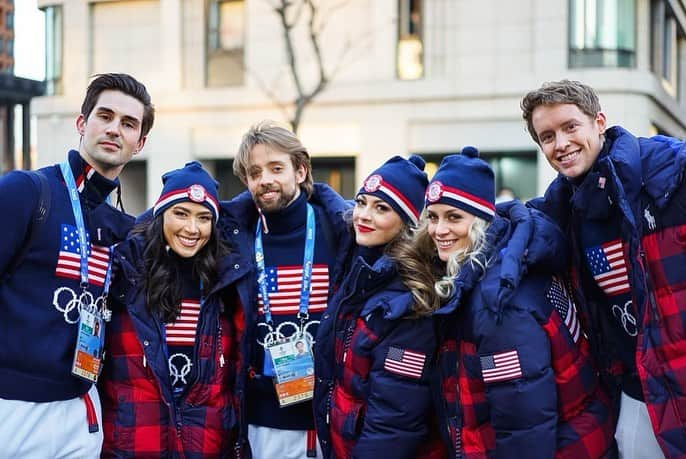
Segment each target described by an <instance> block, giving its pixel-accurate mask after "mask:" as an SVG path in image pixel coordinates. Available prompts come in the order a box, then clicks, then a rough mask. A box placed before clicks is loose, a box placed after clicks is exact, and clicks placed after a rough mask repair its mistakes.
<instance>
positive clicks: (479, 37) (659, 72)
mask: <svg viewBox="0 0 686 459" xmlns="http://www.w3.org/2000/svg"><path fill="white" fill-rule="evenodd" d="M273 3H276V2H275V1H274V0H121V1H116V0H115V1H113V0H102V1H97V0H90V1H87V0H39V1H38V4H39V7H40V8H41V9H43V10H44V11H45V17H46V37H47V49H46V51H47V59H46V83H47V88H48V92H49V95H47V96H45V97H41V98H39V99H37V100H34V104H33V107H34V112H35V114H36V115H37V119H38V123H37V126H38V154H39V164H41V165H42V164H48V163H51V162H55V161H58V160H60V159H62V158H63V157H64V154H65V151H66V149H68V148H69V147H73V146H74V145H76V143H77V142H78V137H77V135H76V131H75V129H74V127H73V126H74V119H75V117H76V116H77V115H78V110H79V105H80V102H81V98H82V97H83V94H84V90H85V87H86V85H87V84H88V81H89V78H90V76H92V75H94V74H96V73H101V72H128V73H131V74H133V75H135V76H136V77H137V78H139V79H140V80H141V81H143V82H144V83H145V84H146V85H147V87H148V89H149V90H150V92H151V94H152V96H153V101H154V103H155V105H156V109H157V119H156V123H155V127H154V128H153V130H152V132H151V135H150V137H149V139H148V144H147V145H146V147H145V149H144V151H143V153H142V154H140V155H138V157H136V160H135V161H134V162H133V163H131V164H129V165H128V166H127V167H126V168H125V171H124V175H123V178H122V180H123V191H124V200H125V204H127V210H129V211H131V212H137V211H140V210H143V209H144V208H145V207H146V206H148V205H150V204H151V203H152V202H153V201H154V199H155V198H156V196H157V195H158V193H159V190H160V189H161V183H160V176H161V174H162V173H163V172H165V171H167V170H169V169H172V168H176V167H180V166H181V165H183V163H184V162H185V161H188V160H192V159H198V160H200V161H202V162H203V163H204V164H205V165H206V166H207V167H208V169H210V170H212V171H213V172H214V173H215V175H216V177H217V178H218V179H219V180H220V182H221V184H222V188H221V190H222V191H221V192H222V197H223V198H228V197H230V196H232V195H233V194H235V193H236V192H237V191H239V190H240V189H241V185H240V183H238V182H237V180H236V179H235V178H234V177H233V175H232V172H231V160H232V158H233V156H234V154H235V152H236V150H237V148H238V145H239V143H240V139H241V135H242V133H243V132H244V131H245V130H246V129H247V128H248V127H249V126H250V125H251V124H253V123H254V122H256V121H259V120H262V119H265V118H268V119H275V120H277V121H287V118H288V116H287V115H286V114H284V110H286V111H287V110H288V109H289V108H290V107H288V105H287V102H288V101H292V100H293V98H294V94H295V92H294V86H293V83H292V80H291V78H290V68H289V65H288V58H287V57H288V55H287V53H286V48H285V46H284V40H283V29H282V27H281V23H280V21H279V17H278V16H277V15H276V14H275V12H274V11H273V10H272V9H271V7H270V4H273ZM319 4H320V5H321V6H320V8H321V11H319V14H318V16H317V18H316V23H317V27H318V29H317V30H320V31H321V35H320V37H319V38H320V48H321V54H322V60H323V63H324V68H325V71H326V73H327V75H330V76H331V81H330V83H329V85H328V87H327V88H326V89H325V90H324V91H323V92H322V93H321V94H320V95H318V96H317V97H316V98H315V99H314V101H313V103H312V104H311V105H310V106H309V107H308V108H307V109H306V111H305V114H304V118H303V121H302V123H301V125H300V130H299V136H300V137H301V138H302V140H303V142H304V144H305V145H306V146H307V147H308V149H309V150H310V152H311V154H312V156H313V162H314V169H315V170H314V172H315V178H316V179H319V180H325V181H328V182H329V183H331V184H332V185H333V186H334V187H336V188H337V189H339V190H340V191H341V192H342V194H343V195H344V196H346V197H352V195H353V193H354V192H355V190H356V189H357V186H358V185H359V183H360V182H361V180H362V178H363V177H364V176H365V175H366V174H367V173H369V171H370V170H372V169H373V168H374V167H376V166H377V165H379V164H380V163H381V162H382V161H383V160H385V159H386V158H388V157H390V156H391V155H394V154H400V155H407V154H410V153H419V154H422V155H423V156H424V157H425V158H426V159H427V160H428V161H429V163H430V164H429V168H430V169H431V168H433V167H435V166H436V165H437V163H438V162H440V158H441V156H443V155H445V154H448V153H453V152H458V151H459V150H460V149H461V148H462V147H463V146H465V145H474V146H476V147H478V148H479V149H480V150H481V151H482V154H483V155H484V156H485V158H486V159H488V160H489V161H490V162H491V164H492V165H493V167H494V169H495V171H496V178H497V185H498V186H507V187H509V188H512V189H513V190H514V191H515V193H516V194H517V195H519V196H520V197H523V198H530V197H532V196H535V195H538V194H540V193H542V191H543V190H544V189H545V187H546V186H547V184H548V183H549V182H550V180H551V179H552V178H553V177H554V172H553V171H552V169H551V168H550V167H549V166H548V164H547V162H546V161H545V159H544V157H543V156H542V155H541V153H540V152H539V151H538V150H537V148H536V146H535V145H534V143H533V142H532V140H531V139H530V137H529V136H528V134H527V133H526V130H525V126H524V122H523V120H522V119H521V112H520V109H519V101H520V99H521V97H522V96H523V95H524V94H525V93H526V92H527V91H528V90H530V89H533V88H536V87H538V86H539V85H540V84H541V83H542V82H544V81H549V80H557V79H561V78H570V79H578V80H582V81H584V82H586V83H588V84H590V85H592V86H594V87H595V88H596V89H597V90H598V92H599V95H600V98H601V103H602V105H603V109H604V111H605V112H606V113H607V114H608V118H609V122H610V124H622V125H624V126H625V127H627V128H628V129H629V130H631V131H633V132H635V133H636V134H639V135H650V134H654V133H658V132H659V133H666V134H669V135H674V136H678V137H683V136H684V135H685V134H686V105H685V103H686V71H685V70H686V46H685V45H686V10H685V5H684V2H683V1H682V0H510V1H501V0H350V1H348V2H341V1H339V0H322V1H321V2H319ZM295 14H296V12H295V11H294V12H292V13H291V16H290V17H294V15H295ZM301 14H302V19H307V11H303V12H302V13H301ZM306 23H307V21H306V20H305V21H302V22H301V25H300V26H297V27H295V28H294V30H293V32H292V36H293V40H294V49H295V50H296V55H295V58H294V62H295V65H297V66H298V67H299V68H300V69H301V70H303V72H304V73H303V75H304V76H303V80H302V85H303V86H304V87H305V88H308V87H311V86H312V85H314V84H316V80H315V77H316V76H317V75H318V68H317V65H316V63H317V60H316V59H315V54H314V53H313V51H312V47H311V45H310V42H309V41H308V34H307V30H306Z"/></svg>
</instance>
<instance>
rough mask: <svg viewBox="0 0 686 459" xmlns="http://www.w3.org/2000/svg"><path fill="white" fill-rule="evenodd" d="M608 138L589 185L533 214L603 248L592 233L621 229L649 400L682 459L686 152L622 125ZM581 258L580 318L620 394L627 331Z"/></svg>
mask: <svg viewBox="0 0 686 459" xmlns="http://www.w3.org/2000/svg"><path fill="white" fill-rule="evenodd" d="M605 136H606V147H605V150H606V151H604V152H601V154H600V155H599V158H598V159H597V160H596V163H595V164H594V166H593V168H592V170H591V171H590V172H589V174H588V175H587V177H586V179H585V180H584V183H582V184H581V185H580V186H575V185H573V184H571V183H570V182H569V181H567V180H566V179H565V178H564V177H562V176H560V177H558V178H557V179H556V180H555V181H554V182H553V183H552V184H551V186H550V187H549V188H548V190H547V192H546V194H545V196H544V197H543V198H541V199H539V200H536V201H535V202H532V203H531V205H533V206H535V207H538V208H540V209H541V210H543V211H544V212H545V213H547V214H549V215H551V216H552V217H553V218H554V219H555V220H556V221H558V222H559V223H560V224H561V226H562V227H563V228H566V230H567V231H568V232H569V233H571V235H572V240H574V241H578V240H579V238H580V235H581V234H580V231H583V232H584V233H583V234H584V235H585V236H586V237H587V238H588V237H589V233H590V237H593V236H596V239H597V241H594V243H597V244H599V245H600V246H601V247H602V246H603V244H604V243H606V242H607V241H605V240H603V238H602V236H601V234H600V233H601V231H599V234H597V235H596V232H595V231H593V230H592V229H591V228H594V227H600V228H614V229H615V230H616V232H617V235H616V236H615V237H616V238H617V239H618V243H619V244H621V246H622V250H621V252H620V254H621V256H622V259H623V260H624V264H625V266H626V275H625V276H626V279H625V280H626V283H627V284H628V285H629V286H630V288H629V298H630V302H628V303H627V304H628V311H625V312H626V313H627V314H628V315H626V317H629V315H630V316H631V317H632V318H635V328H633V329H630V330H629V332H631V334H632V335H634V336H635V342H636V345H635V350H634V351H633V354H634V365H635V366H636V369H637V371H638V377H639V379H640V385H641V391H642V393H643V399H644V400H645V402H646V404H647V407H648V413H649V415H650V421H651V423H652V425H653V430H654V432H655V434H656V437H657V440H658V443H659V445H660V447H661V448H662V451H663V453H664V454H665V456H666V457H668V458H686V185H685V184H684V176H685V172H686V147H685V144H684V143H683V142H682V141H680V140H678V139H674V138H670V137H665V136H655V137H651V138H637V137H634V136H633V135H631V134H630V133H629V132H627V131H626V130H624V129H623V128H621V127H618V126H615V127H612V128H610V129H608V130H607V132H606V134H605ZM591 181H592V183H590V184H589V182H591ZM586 185H589V186H586ZM600 188H602V190H600ZM601 191H605V192H606V193H607V198H608V199H607V202H610V203H612V206H613V207H611V209H610V210H611V212H609V213H608V215H607V216H605V215H603V214H602V210H603V209H595V207H596V206H595V205H593V203H594V198H595V197H596V196H597V195H598V193H599V192H601ZM613 210H614V211H613ZM577 244H578V243H577ZM583 250H584V247H577V250H575V251H574V252H575V253H574V258H573V261H574V266H575V268H576V269H577V270H578V275H579V277H580V279H581V283H582V285H583V286H584V290H583V291H584V294H585V295H586V296H587V300H586V301H585V302H583V304H582V306H583V307H582V308H581V313H582V316H583V317H584V318H585V321H586V323H587V324H588V334H589V337H590V338H591V345H592V349H593V351H594V353H595V355H596V357H597V359H598V361H599V362H601V364H602V370H603V375H604V377H606V378H607V379H608V380H609V381H616V385H617V386H619V382H618V381H619V380H620V379H621V376H622V373H623V371H625V370H624V369H623V367H622V364H621V359H620V358H619V356H618V355H617V354H618V352H619V351H618V350H619V349H621V347H622V344H621V343H623V342H625V341H623V340H622V339H621V337H620V336H619V335H618V333H624V331H621V329H620V328H619V327H616V326H615V327H612V324H613V323H614V322H616V321H617V319H616V317H613V314H612V312H613V309H616V308H615V307H614V305H613V303H612V297H611V296H609V295H608V292H607V289H605V291H604V290H602V289H599V288H597V287H595V285H594V284H595V282H594V279H593V274H594V273H593V272H592V271H590V270H589V269H588V267H587V265H586V263H585V262H586V260H585V258H584V253H583ZM589 286H590V287H589ZM593 287H595V288H593ZM631 325H634V324H631ZM618 330H619V331H618Z"/></svg>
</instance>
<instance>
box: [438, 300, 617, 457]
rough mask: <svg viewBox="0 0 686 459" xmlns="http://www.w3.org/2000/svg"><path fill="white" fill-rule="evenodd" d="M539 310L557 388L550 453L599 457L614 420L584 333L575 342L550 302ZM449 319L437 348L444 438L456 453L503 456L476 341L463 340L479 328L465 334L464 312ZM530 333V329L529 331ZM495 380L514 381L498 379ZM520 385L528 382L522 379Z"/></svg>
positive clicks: (522, 392)
mask: <svg viewBox="0 0 686 459" xmlns="http://www.w3.org/2000/svg"><path fill="white" fill-rule="evenodd" d="M474 295H476V297H478V295H477V294H473V295H472V297H474ZM541 298H543V297H541ZM466 307H472V306H471V305H469V306H467V305H463V308H466ZM542 309H544V310H547V311H548V314H549V316H548V319H547V321H546V322H544V323H541V324H540V326H541V328H542V330H543V331H544V332H545V335H546V336H547V338H548V340H549V343H550V352H551V355H550V362H551V363H550V365H551V367H552V370H553V373H554V379H555V386H556V389H557V391H556V392H557V405H558V406H557V411H558V416H559V418H558V424H557V427H556V438H557V443H556V452H555V457H556V458H570V459H572V458H574V459H576V458H599V457H602V456H603V454H605V453H606V452H607V451H608V450H610V448H611V445H612V439H613V434H614V419H613V418H612V416H611V415H610V412H611V410H610V402H609V399H608V397H607V395H606V394H605V393H604V391H603V390H602V389H601V387H600V385H599V383H598V380H597V377H596V369H595V368H594V366H593V364H592V360H591V358H590V355H589V345H588V342H587V341H586V339H585V337H583V336H580V337H578V341H576V342H575V340H574V337H573V336H572V335H571V333H570V330H569V328H568V327H567V325H566V324H565V323H564V321H563V319H562V317H561V316H560V314H559V312H558V311H557V309H555V307H554V306H552V305H550V306H549V307H548V308H547V309H546V308H542ZM463 312H465V311H464V310H463ZM453 319H454V320H453V321H452V324H451V325H446V327H445V328H446V330H448V332H447V333H448V335H447V336H446V337H445V338H444V341H443V342H442V343H441V345H440V347H439V356H438V363H439V371H440V377H441V383H442V384H441V387H442V394H441V395H442V400H443V402H444V410H445V419H446V420H447V424H448V425H447V427H448V433H449V436H448V440H449V441H450V443H451V447H452V449H453V455H454V456H455V457H464V458H467V459H477V458H479V459H481V458H488V457H494V456H496V455H498V454H502V452H500V453H499V452H498V451H497V450H496V431H495V429H494V427H493V417H494V416H498V415H497V414H494V412H497V411H499V410H498V409H496V408H497V407H493V406H491V405H490V403H489V400H488V398H487V392H486V388H487V386H488V385H487V383H485V382H484V379H483V375H482V372H481V357H482V356H481V355H480V354H479V350H478V348H477V344H476V342H472V341H468V340H467V339H466V338H467V337H468V336H471V335H472V332H473V333H474V336H480V333H481V332H480V330H468V331H467V333H465V330H464V329H463V328H462V327H463V326H466V325H465V324H464V323H462V322H463V321H464V322H466V323H470V324H471V323H472V322H471V321H470V320H468V319H467V318H465V316H462V315H458V316H457V318H453ZM493 320H495V319H493ZM482 325H483V324H482ZM521 331H522V330H518V331H517V333H521ZM498 333H508V332H507V329H501V330H499V331H498ZM531 333H532V334H533V333H535V332H534V330H531ZM524 365H525V364H524ZM523 368H525V367H523ZM524 378H526V375H525V376H524ZM494 384H500V385H502V384H505V385H506V384H518V383H513V382H509V381H503V382H496V383H494ZM522 384H523V385H524V384H527V381H526V379H524V381H522ZM517 393H518V394H519V395H518V396H520V397H527V396H531V395H532V394H531V393H530V392H527V391H526V390H525V389H523V388H522V389H521V390H520V389H517ZM510 428H512V429H518V428H525V426H510ZM527 428H528V427H527Z"/></svg>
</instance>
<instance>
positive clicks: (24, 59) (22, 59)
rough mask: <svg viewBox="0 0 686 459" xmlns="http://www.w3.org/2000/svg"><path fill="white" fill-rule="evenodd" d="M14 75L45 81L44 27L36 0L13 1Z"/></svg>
mask: <svg viewBox="0 0 686 459" xmlns="http://www.w3.org/2000/svg"><path fill="white" fill-rule="evenodd" d="M14 74H15V75H17V76H20V77H24V78H31V79H33V80H43V79H45V27H44V21H43V13H42V12H41V11H40V10H39V9H38V7H37V6H36V0H15V1H14Z"/></svg>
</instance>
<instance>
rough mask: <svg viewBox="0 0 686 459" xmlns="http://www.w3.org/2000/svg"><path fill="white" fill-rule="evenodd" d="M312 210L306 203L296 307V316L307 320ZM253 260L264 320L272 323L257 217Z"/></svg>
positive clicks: (311, 254)
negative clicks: (298, 303)
mask: <svg viewBox="0 0 686 459" xmlns="http://www.w3.org/2000/svg"><path fill="white" fill-rule="evenodd" d="M314 236H315V225H314V211H313V210H312V206H311V205H310V204H309V203H307V227H306V229H305V250H304V253H303V274H302V279H303V281H302V287H301V288H300V306H299V308H298V318H300V319H302V320H307V317H308V314H307V310H308V308H309V304H310V289H311V287H312V261H313V259H314ZM255 262H256V263H257V285H258V286H259V289H260V294H261V295H262V304H263V309H264V320H265V322H267V323H272V313H271V303H270V301H269V291H268V289H267V279H266V277H267V275H266V272H265V268H264V247H263V245H262V220H261V219H259V218H258V219H257V229H256V230H255Z"/></svg>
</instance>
